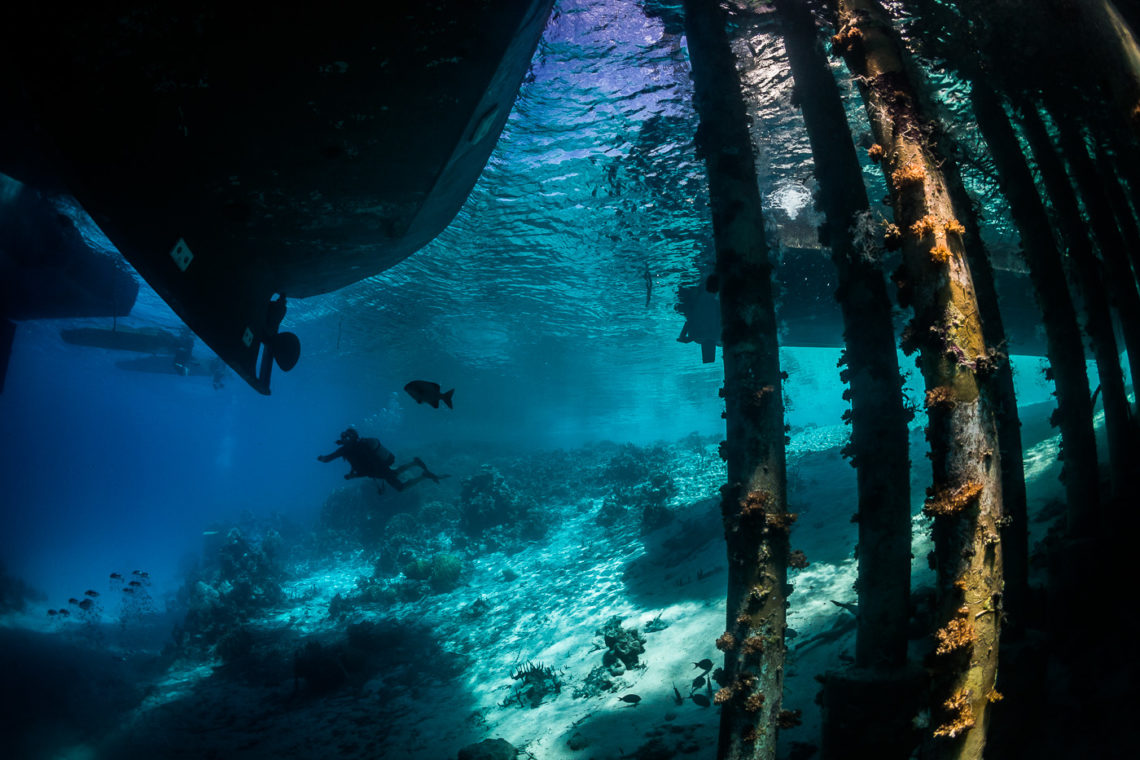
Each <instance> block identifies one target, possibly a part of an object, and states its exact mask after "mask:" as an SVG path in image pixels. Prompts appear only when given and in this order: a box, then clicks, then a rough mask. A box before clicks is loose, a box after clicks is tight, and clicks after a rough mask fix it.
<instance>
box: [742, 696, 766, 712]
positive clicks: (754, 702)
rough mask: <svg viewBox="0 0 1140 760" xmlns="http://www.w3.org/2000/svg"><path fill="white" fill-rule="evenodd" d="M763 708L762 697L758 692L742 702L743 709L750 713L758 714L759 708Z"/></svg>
mask: <svg viewBox="0 0 1140 760" xmlns="http://www.w3.org/2000/svg"><path fill="white" fill-rule="evenodd" d="M763 706H764V695H763V694H761V693H760V692H756V693H754V694H752V695H751V696H750V697H748V699H746V700H744V709H745V710H747V711H748V712H750V713H754V712H760V708H762V707H763Z"/></svg>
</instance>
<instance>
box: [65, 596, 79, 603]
mask: <svg viewBox="0 0 1140 760" xmlns="http://www.w3.org/2000/svg"><path fill="white" fill-rule="evenodd" d="M67 603H68V604H79V600H78V599H76V598H75V597H74V596H73V597H71V598H70V599H68V600H67Z"/></svg>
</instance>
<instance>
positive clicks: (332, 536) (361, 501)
mask: <svg viewBox="0 0 1140 760" xmlns="http://www.w3.org/2000/svg"><path fill="white" fill-rule="evenodd" d="M420 496H421V492H419V491H417V490H416V489H410V490H407V491H403V492H401V493H396V492H394V491H392V490H391V489H388V490H387V491H385V492H384V493H381V492H380V490H379V489H378V488H377V487H376V485H375V483H374V482H372V481H371V480H368V479H362V480H361V481H359V482H356V483H352V484H350V485H347V486H344V487H343V488H338V489H337V490H336V491H334V492H333V493H332V494H330V495H329V497H328V498H327V499H325V503H324V505H323V506H322V507H321V516H320V530H319V533H318V542H319V545H320V548H321V550H322V551H325V552H336V551H349V550H352V549H355V548H359V547H363V548H365V549H375V548H377V547H379V546H380V543H381V541H382V540H383V538H384V536H385V528H386V526H387V525H388V522H389V520H391V519H392V516H393V515H396V514H399V513H401V512H413V511H415V510H416V509H417V508H418V507H419V504H420V501H419V500H420Z"/></svg>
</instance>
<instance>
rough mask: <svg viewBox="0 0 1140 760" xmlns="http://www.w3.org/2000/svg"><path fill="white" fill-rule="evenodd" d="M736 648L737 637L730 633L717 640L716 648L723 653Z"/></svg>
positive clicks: (723, 634) (725, 633)
mask: <svg viewBox="0 0 1140 760" xmlns="http://www.w3.org/2000/svg"><path fill="white" fill-rule="evenodd" d="M735 646H736V637H735V636H733V635H732V634H731V633H730V632H728V631H725V632H724V633H722V634H721V635H720V636H719V637H718V638H717V640H716V648H717V649H719V650H720V651H722V652H727V651H728V650H730V649H732V648H733V647H735Z"/></svg>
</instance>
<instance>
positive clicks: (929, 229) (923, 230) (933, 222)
mask: <svg viewBox="0 0 1140 760" xmlns="http://www.w3.org/2000/svg"><path fill="white" fill-rule="evenodd" d="M937 230H938V217H936V216H935V215H934V214H927V215H926V216H924V217H922V218H921V219H919V220H918V221H917V222H915V223H914V224H912V225H911V226H910V232H911V234H912V235H914V236H915V237H923V236H924V235H930V234H932V233H934V232H936V231H937Z"/></svg>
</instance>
